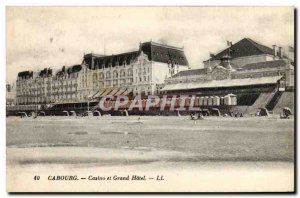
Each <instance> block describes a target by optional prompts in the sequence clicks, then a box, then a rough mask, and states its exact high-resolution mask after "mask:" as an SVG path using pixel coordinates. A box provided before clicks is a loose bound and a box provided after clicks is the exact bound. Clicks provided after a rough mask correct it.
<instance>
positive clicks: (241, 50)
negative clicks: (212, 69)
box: [207, 38, 274, 61]
mask: <svg viewBox="0 0 300 198" xmlns="http://www.w3.org/2000/svg"><path fill="white" fill-rule="evenodd" d="M230 50H231V51H230V56H231V58H238V57H243V56H253V55H261V54H270V55H274V51H273V49H271V48H270V47H267V46H264V45H262V44H259V43H257V42H255V41H253V40H252V39H250V38H244V39H242V40H240V41H239V42H237V43H235V44H233V45H232V46H231V47H230ZM228 51H229V47H228V48H226V49H224V50H223V51H221V52H219V53H218V54H216V55H215V56H214V57H212V58H210V60H211V61H213V60H220V59H221V58H222V57H223V56H225V55H226V54H228ZM207 61H208V60H207Z"/></svg>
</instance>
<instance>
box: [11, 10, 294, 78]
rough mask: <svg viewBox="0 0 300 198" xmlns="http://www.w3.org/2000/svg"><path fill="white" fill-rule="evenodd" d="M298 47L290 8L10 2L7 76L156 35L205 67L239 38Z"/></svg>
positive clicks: (133, 46) (133, 45) (124, 48)
mask: <svg viewBox="0 0 300 198" xmlns="http://www.w3.org/2000/svg"><path fill="white" fill-rule="evenodd" d="M245 37H248V38H251V39H253V40H255V41H257V42H259V43H261V44H264V45H267V46H269V47H271V46H272V45H274V44H275V45H277V46H282V47H283V48H284V50H285V51H287V48H288V46H294V10H293V7H148V8H147V7H7V8H6V81H7V83H13V82H14V81H15V80H16V77H17V73H18V72H20V71H26V70H33V71H38V70H42V69H43V68H46V67H47V68H48V67H51V68H57V69H59V68H61V67H62V66H63V65H66V66H71V65H74V64H80V63H81V62H82V58H83V55H84V53H90V52H93V53H97V54H105V55H111V54H118V53H123V52H128V51H132V50H137V49H138V47H139V43H140V42H147V41H150V40H152V41H155V42H159V43H163V44H168V45H172V46H177V47H183V46H184V51H185V54H186V56H187V59H188V61H189V64H190V66H191V68H201V67H203V61H204V60H207V59H208V58H209V53H210V52H212V53H217V52H219V51H221V50H222V49H224V48H225V47H226V41H227V40H228V41H231V42H233V43H236V42H238V41H239V40H241V39H242V38H245Z"/></svg>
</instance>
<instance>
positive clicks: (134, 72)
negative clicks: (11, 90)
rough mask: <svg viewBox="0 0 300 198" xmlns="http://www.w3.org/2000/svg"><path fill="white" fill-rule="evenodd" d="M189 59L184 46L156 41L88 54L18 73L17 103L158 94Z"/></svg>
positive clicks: (68, 101)
mask: <svg viewBox="0 0 300 198" xmlns="http://www.w3.org/2000/svg"><path fill="white" fill-rule="evenodd" d="M188 68H189V63H188V61H187V59H186V56H185V54H184V49H183V48H178V47H173V46H169V45H163V44H159V43H155V42H152V41H151V42H145V43H140V46H139V49H138V50H136V51H132V52H127V53H122V54H116V55H110V56H105V55H98V54H93V53H90V54H86V55H84V57H83V61H82V63H81V64H78V65H73V66H71V67H65V66H63V67H62V69H60V70H54V69H51V68H45V69H43V70H41V71H23V72H19V73H18V77H17V82H16V104H17V105H28V104H50V103H72V102H85V101H92V100H95V99H96V98H99V97H101V96H104V95H138V94H141V95H148V94H155V93H156V92H157V90H158V89H159V88H160V87H158V86H159V85H160V84H162V83H164V80H165V79H166V78H169V77H171V76H173V75H175V74H177V73H178V72H180V71H183V70H187V69H188Z"/></svg>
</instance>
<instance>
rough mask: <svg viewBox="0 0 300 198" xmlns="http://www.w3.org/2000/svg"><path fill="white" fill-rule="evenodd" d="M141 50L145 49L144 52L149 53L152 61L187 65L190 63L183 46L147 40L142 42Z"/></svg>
mask: <svg viewBox="0 0 300 198" xmlns="http://www.w3.org/2000/svg"><path fill="white" fill-rule="evenodd" d="M141 50H143V52H144V53H145V54H147V55H148V57H149V59H150V60H152V61H156V62H162V63H169V62H174V63H178V64H179V65H185V66H188V65H189V63H188V61H187V58H186V56H185V54H184V51H183V48H178V47H174V46H170V45H163V44H159V43H155V42H146V43H142V44H141Z"/></svg>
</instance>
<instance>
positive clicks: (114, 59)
mask: <svg viewBox="0 0 300 198" xmlns="http://www.w3.org/2000/svg"><path fill="white" fill-rule="evenodd" d="M142 51H143V53H145V54H146V55H147V56H148V58H149V60H150V61H155V62H162V63H169V62H174V63H178V64H179V65H186V66H188V65H189V63H188V61H187V59H186V56H185V54H184V51H183V49H181V48H177V47H173V46H169V45H162V44H159V43H155V42H145V43H142V44H141V45H140V48H139V50H137V51H132V52H126V53H122V54H116V55H110V56H102V55H96V54H86V55H85V56H84V57H83V62H84V63H86V64H87V65H88V66H89V68H90V69H97V68H102V66H103V65H104V66H105V67H109V65H111V66H112V67H115V66H116V65H118V64H119V65H122V64H123V63H124V62H126V64H130V62H131V61H133V60H134V59H135V58H136V57H137V56H138V55H139V54H140V53H141V52H142ZM92 58H94V65H95V68H91V67H92ZM117 63H118V64H117Z"/></svg>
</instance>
